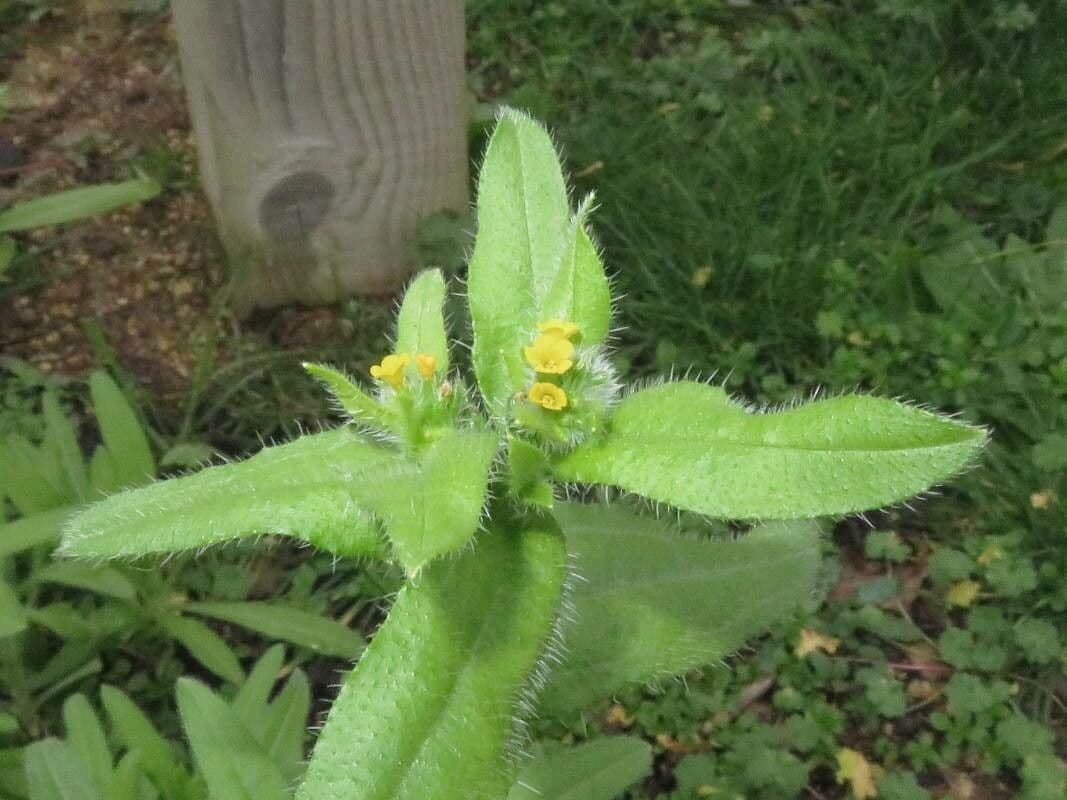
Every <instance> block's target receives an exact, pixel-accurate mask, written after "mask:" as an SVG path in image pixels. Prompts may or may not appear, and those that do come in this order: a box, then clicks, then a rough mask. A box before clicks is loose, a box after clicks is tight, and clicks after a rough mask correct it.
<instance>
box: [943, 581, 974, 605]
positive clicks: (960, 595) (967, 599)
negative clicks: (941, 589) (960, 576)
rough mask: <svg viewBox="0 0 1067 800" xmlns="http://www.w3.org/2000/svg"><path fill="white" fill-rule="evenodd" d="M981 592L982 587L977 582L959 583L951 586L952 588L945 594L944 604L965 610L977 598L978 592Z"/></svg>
mask: <svg viewBox="0 0 1067 800" xmlns="http://www.w3.org/2000/svg"><path fill="white" fill-rule="evenodd" d="M981 590H982V585H981V584H980V583H978V582H977V581H960V582H959V583H954V584H952V588H950V589H949V590H948V591H947V592H946V593H945V602H946V603H948V604H949V605H950V606H959V607H960V608H967V607H968V606H970V605H971V603H973V602H974V600H975V598H976V597H978V592H980V591H981Z"/></svg>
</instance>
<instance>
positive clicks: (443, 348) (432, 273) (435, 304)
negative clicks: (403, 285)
mask: <svg viewBox="0 0 1067 800" xmlns="http://www.w3.org/2000/svg"><path fill="white" fill-rule="evenodd" d="M445 291H446V289H445V279H444V278H443V277H442V276H441V271H440V270H438V269H431V270H427V271H426V272H423V273H421V274H420V275H419V276H418V277H417V278H415V280H413V281H412V282H411V284H410V285H409V286H408V289H407V291H406V292H405V293H404V301H403V303H401V304H400V314H399V316H398V317H397V320H396V352H398V353H408V354H410V355H411V356H415V355H416V354H418V353H425V354H426V355H430V356H433V357H434V358H436V359H437V369H438V370H439V371H441V372H444V371H445V370H447V369H448V333H447V332H446V331H445V318H444V311H443V308H444V303H445Z"/></svg>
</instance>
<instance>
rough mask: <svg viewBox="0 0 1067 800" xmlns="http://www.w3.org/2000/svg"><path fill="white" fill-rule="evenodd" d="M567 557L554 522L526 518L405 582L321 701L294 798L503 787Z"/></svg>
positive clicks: (481, 799) (489, 798) (500, 792)
mask: <svg viewBox="0 0 1067 800" xmlns="http://www.w3.org/2000/svg"><path fill="white" fill-rule="evenodd" d="M565 561H566V557H565V553H564V548H563V541H562V538H561V537H560V536H559V533H558V530H554V523H552V522H551V521H550V520H548V519H544V518H528V519H527V520H525V521H522V522H516V523H515V524H514V525H512V526H510V528H509V529H507V530H504V529H497V530H493V531H491V532H489V533H487V534H484V535H482V536H480V537H479V539H478V541H477V542H476V544H475V547H474V549H473V550H468V551H466V552H464V553H463V554H461V555H460V556H458V557H457V558H453V559H441V560H438V561H435V562H434V563H432V564H431V565H430V566H429V567H427V569H426V570H425V572H424V573H423V574H422V576H421V577H420V579H419V580H418V582H416V583H409V584H408V585H406V586H405V587H404V588H403V589H402V590H401V592H400V595H399V597H398V598H397V600H396V603H395V605H394V606H393V609H392V611H391V612H390V613H389V617H388V618H387V619H386V621H385V623H383V625H382V627H381V629H380V630H379V631H378V633H377V634H376V635H375V637H374V640H373V641H372V642H371V644H370V647H368V648H367V651H366V652H365V653H364V655H363V658H362V660H361V661H360V662H359V664H358V665H357V666H356V668H355V670H353V671H352V673H351V674H350V675H349V677H348V679H347V680H346V681H345V685H344V687H343V688H342V689H341V694H340V695H339V696H338V698H337V700H336V702H335V703H334V705H333V708H331V709H330V716H329V719H328V720H327V723H326V727H325V728H324V729H323V731H322V734H321V736H320V737H319V740H318V743H317V744H316V746H315V753H314V757H313V758H312V761H311V764H310V766H309V767H308V773H307V778H306V780H305V781H304V784H303V786H302V787H301V788H300V790H299V791H298V793H297V798H298V800H353V798H359V800H416V798H417V800H454V798H457V797H462V798H464V799H465V800H499V798H501V797H503V796H504V795H505V794H506V793H507V790H508V787H509V786H510V784H511V780H510V776H509V774H508V773H509V770H508V768H507V758H506V750H507V742H508V740H509V738H510V737H511V736H512V735H513V726H514V719H515V716H516V714H517V713H518V712H519V710H520V708H519V707H520V702H521V701H520V698H521V696H522V693H523V690H524V687H526V686H528V685H529V683H530V680H531V677H532V675H533V673H534V672H535V670H536V664H537V663H538V660H539V658H540V657H541V653H542V650H543V648H544V646H545V642H546V639H547V638H548V637H549V635H550V632H551V630H552V628H553V625H554V623H555V617H556V609H557V605H558V603H559V598H560V591H561V586H562V583H563V579H564V575H565V565H564V562H565ZM457 748H459V750H458V752H457Z"/></svg>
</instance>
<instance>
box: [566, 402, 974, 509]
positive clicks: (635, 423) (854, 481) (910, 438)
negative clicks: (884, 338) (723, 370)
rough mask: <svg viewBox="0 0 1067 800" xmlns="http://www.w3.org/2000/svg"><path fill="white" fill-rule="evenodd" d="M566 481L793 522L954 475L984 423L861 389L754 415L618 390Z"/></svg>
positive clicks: (575, 455)
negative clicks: (612, 409)
mask: <svg viewBox="0 0 1067 800" xmlns="http://www.w3.org/2000/svg"><path fill="white" fill-rule="evenodd" d="M609 427H610V430H609V432H608V434H607V435H606V436H604V437H603V438H602V439H599V440H595V441H591V442H590V443H588V444H586V445H583V446H581V447H579V448H578V449H576V450H575V451H573V452H572V453H571V454H570V455H568V456H566V457H564V458H563V459H561V460H560V462H559V463H558V464H557V473H558V475H559V476H560V477H562V478H564V479H565V480H572V481H583V482H590V483H606V484H611V485H614V486H619V487H621V488H623V489H626V490H628V491H631V492H637V493H638V494H643V495H645V496H646V497H650V498H652V499H653V500H657V501H660V502H664V503H669V504H671V505H674V506H678V507H681V508H684V509H688V510H691V511H697V512H700V513H702V514H709V515H711V516H715V517H724V518H734V519H756V518H762V519H797V518H804V517H815V516H819V515H823V514H846V513H850V512H853V511H862V510H864V509H868V508H876V507H878V506H883V505H886V504H888V503H894V502H897V501H900V500H904V499H906V498H908V497H911V496H912V495H914V494H916V493H918V492H921V491H923V490H925V489H927V488H928V487H929V486H931V485H932V484H935V483H937V482H938V481H942V480H945V479H946V478H948V477H951V476H952V475H953V474H955V473H957V472H959V471H960V470H961V469H962V468H963V467H964V466H966V465H967V463H968V462H969V461H970V460H971V459H972V458H974V456H975V455H976V454H977V453H978V451H979V450H980V449H981V448H982V446H983V444H984V443H985V438H986V435H985V431H983V430H982V429H980V428H975V427H972V426H969V425H965V424H962V423H959V422H955V421H952V420H949V419H946V418H945V417H941V416H938V415H937V414H933V413H930V412H928V411H923V410H922V409H918V408H913V407H911V406H906V405H902V404H900V403H896V402H893V401H891V400H884V399H882V398H878V397H869V396H865V395H853V396H847V397H836V398H833V399H830V400H820V401H817V402H812V403H808V404H807V405H803V406H799V407H797V408H792V409H789V410H786V411H780V412H776V413H762V414H760V413H752V412H750V411H748V410H747V409H745V408H744V407H742V406H740V405H738V404H737V403H735V402H732V401H731V400H730V399H729V398H728V397H727V396H726V393H725V392H723V391H722V389H718V388H714V387H711V386H707V385H705V384H702V383H693V382H687V381H683V382H678V383H668V384H665V385H662V386H656V387H653V388H650V389H644V390H642V391H640V392H637V393H636V394H633V395H631V396H630V397H628V398H627V399H626V400H625V401H623V403H622V404H621V405H620V406H619V408H618V410H617V411H616V413H615V416H614V417H613V418H612V419H611V421H610V423H609Z"/></svg>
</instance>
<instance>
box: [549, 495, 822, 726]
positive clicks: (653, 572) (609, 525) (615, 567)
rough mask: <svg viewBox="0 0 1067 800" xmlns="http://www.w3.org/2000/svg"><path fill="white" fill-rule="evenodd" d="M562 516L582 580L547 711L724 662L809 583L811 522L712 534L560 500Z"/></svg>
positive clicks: (814, 557) (814, 536) (813, 551)
mask: <svg viewBox="0 0 1067 800" xmlns="http://www.w3.org/2000/svg"><path fill="white" fill-rule="evenodd" d="M556 513H557V518H558V519H559V521H560V524H561V525H562V526H563V530H564V533H565V535H566V537H567V550H568V552H569V554H570V556H571V559H572V561H573V563H574V564H575V567H576V569H577V571H578V574H579V576H580V579H579V580H578V581H576V582H575V585H574V591H573V595H572V598H571V599H572V602H573V605H574V622H573V624H572V625H570V626H568V627H567V628H566V629H565V630H564V645H565V647H566V651H567V658H566V660H565V661H564V662H563V664H562V665H560V666H559V667H557V668H555V669H553V670H552V673H551V674H550V676H549V683H548V685H547V686H546V688H545V693H544V696H543V697H542V708H543V709H544V710H545V711H546V712H547V713H550V714H562V713H566V712H568V711H571V710H573V709H577V708H582V707H583V706H585V705H587V704H589V703H591V702H593V701H595V700H597V699H599V698H602V697H606V696H608V695H610V694H611V693H612V692H614V691H616V690H617V689H621V688H623V687H624V686H626V685H628V684H631V683H647V682H650V681H653V680H655V679H657V678H660V677H666V676H671V675H676V674H678V673H682V672H685V671H686V670H689V669H693V668H695V667H699V666H703V665H706V664H709V663H711V662H714V661H716V660H718V659H721V658H722V657H723V656H726V655H729V654H730V653H731V652H732V651H734V650H736V649H737V648H738V647H740V646H741V645H742V644H744V642H745V640H746V639H748V638H749V637H751V636H755V635H757V634H759V633H761V632H762V631H763V629H764V628H766V627H767V626H768V625H770V624H771V623H772V622H773V621H774V620H776V619H778V618H780V617H781V616H782V615H783V614H786V613H788V612H789V611H790V610H792V609H793V608H795V607H796V606H797V605H798V604H799V603H801V602H802V601H803V600H804V599H805V598H806V597H808V596H809V595H810V593H811V592H812V589H813V587H814V583H815V573H816V569H817V567H818V562H819V544H818V531H817V529H816V526H815V524H814V523H811V522H778V523H772V524H769V525H766V526H762V527H758V528H756V529H755V530H753V531H752V532H750V533H748V534H746V535H745V536H743V537H742V538H741V539H740V540H738V541H709V540H706V539H700V538H696V537H692V536H683V535H681V534H679V533H677V532H675V531H672V530H671V529H670V528H668V527H667V526H666V525H664V524H663V523H661V522H659V521H657V520H655V519H648V518H645V517H641V516H637V515H635V514H633V513H631V512H629V511H626V510H624V509H621V508H615V507H603V506H595V505H577V504H560V505H558V506H557V509H556Z"/></svg>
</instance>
